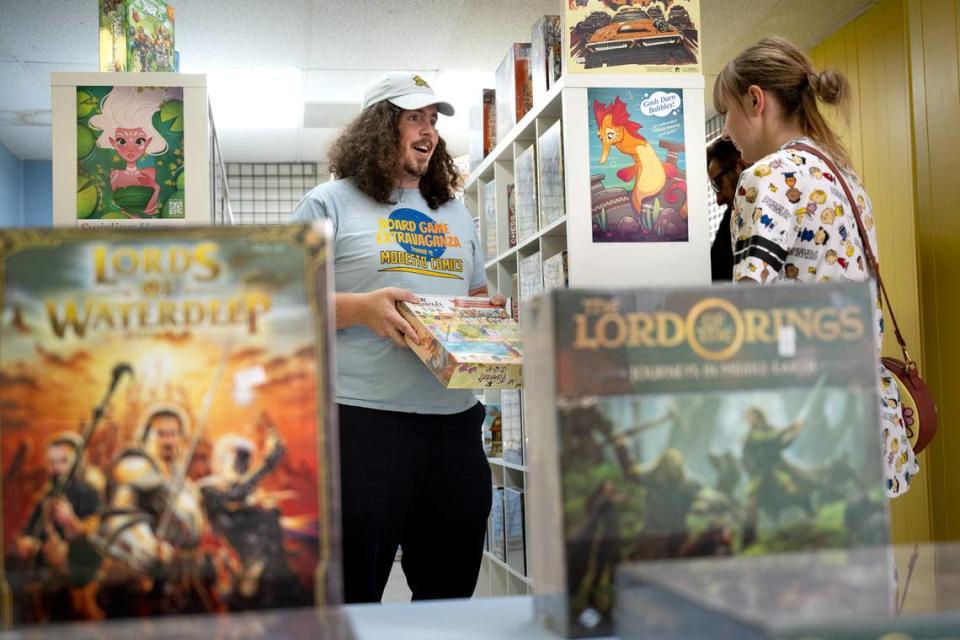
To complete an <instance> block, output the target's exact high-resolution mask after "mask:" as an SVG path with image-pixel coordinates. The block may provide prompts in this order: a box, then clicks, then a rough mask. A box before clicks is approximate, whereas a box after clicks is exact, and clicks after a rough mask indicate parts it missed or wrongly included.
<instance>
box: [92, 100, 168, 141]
mask: <svg viewBox="0 0 960 640" xmlns="http://www.w3.org/2000/svg"><path fill="white" fill-rule="evenodd" d="M166 91H167V90H166V89H165V88H163V87H114V88H113V90H112V91H111V92H110V93H109V94H107V97H106V98H104V99H103V105H102V106H101V111H102V113H98V114H97V115H95V116H92V117H91V118H90V126H91V127H93V128H94V129H100V130H101V131H102V132H103V133H101V134H100V136H99V137H98V138H97V146H98V147H100V148H102V149H112V148H113V147H112V146H111V145H110V137H111V136H114V135H116V130H117V129H118V128H119V129H137V128H140V129H143V131H144V133H145V134H146V135H147V137H148V138H151V140H150V146H148V147H147V150H146V152H147V153H148V154H151V155H159V154H162V153H163V152H165V151H166V150H167V141H166V140H164V139H163V136H162V135H160V132H159V131H157V130H156V128H154V126H153V114H155V113H156V112H157V111H159V110H160V105H161V104H163V100H164V98H165V97H166Z"/></svg>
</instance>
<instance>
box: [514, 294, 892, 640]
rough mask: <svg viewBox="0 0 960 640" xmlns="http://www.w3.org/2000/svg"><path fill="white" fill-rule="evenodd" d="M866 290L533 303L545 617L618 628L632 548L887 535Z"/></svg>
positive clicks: (574, 626) (730, 551) (532, 374)
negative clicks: (624, 567)
mask: <svg viewBox="0 0 960 640" xmlns="http://www.w3.org/2000/svg"><path fill="white" fill-rule="evenodd" d="M875 301H876V297H875V296H874V294H873V291H872V289H871V287H870V286H869V285H867V284H865V283H836V284H833V283H817V284H814V285H806V286H790V285H787V286H782V285H781V286H768V287H737V286H732V285H731V286H728V287H712V288H689V289H671V290H664V289H637V290H628V289H624V290H574V289H566V290H555V291H552V292H550V293H548V294H545V295H543V296H540V297H539V298H537V299H536V300H534V301H533V302H531V303H529V304H527V305H526V306H525V307H524V313H523V335H524V349H525V354H526V361H525V367H526V371H525V377H526V380H527V383H526V385H525V386H524V401H525V403H526V410H525V416H526V417H527V424H526V426H527V427H528V430H529V434H530V436H529V437H530V441H531V442H534V441H535V442H536V443H537V446H536V447H532V448H531V450H530V460H529V461H527V464H528V466H529V468H530V470H531V473H532V477H531V485H532V486H535V487H537V492H536V493H531V494H530V497H531V498H534V499H531V500H529V501H528V506H529V510H528V513H529V516H530V518H531V520H530V523H531V535H530V539H531V540H536V544H535V545H532V546H531V552H532V554H533V557H532V558H531V562H532V565H533V569H534V575H533V584H534V589H535V595H536V611H537V616H538V618H539V619H541V620H543V621H544V622H545V623H546V624H547V625H548V626H549V627H550V628H552V629H554V630H556V631H558V632H559V633H563V634H565V635H567V636H570V637H588V636H598V635H599V636H603V635H608V634H610V633H612V622H611V611H612V607H613V603H614V573H615V571H616V569H617V567H618V566H619V565H620V564H621V563H625V562H644V561H650V560H667V559H677V558H690V557H698V556H718V555H725V556H741V555H745V556H755V555H764V554H768V553H776V552H792V551H809V550H814V549H822V548H853V547H861V546H868V545H874V544H884V543H885V542H886V541H887V539H888V524H887V511H886V504H887V500H886V496H885V481H884V474H883V468H882V465H881V455H882V453H881V434H880V433H879V432H878V424H879V418H878V410H879V402H880V397H879V393H878V388H879V378H878V362H877V356H876V335H875V321H874V315H873V311H874V307H875Z"/></svg>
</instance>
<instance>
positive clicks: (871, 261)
mask: <svg viewBox="0 0 960 640" xmlns="http://www.w3.org/2000/svg"><path fill="white" fill-rule="evenodd" d="M788 148H789V149H797V150H798V151H806V152H807V153H809V154H811V155H814V156H816V157H818V158H820V159H821V160H823V162H824V163H825V164H826V165H827V166H828V167H830V170H831V171H833V175H834V177H835V178H836V179H837V182H839V183H840V186H841V187H842V188H843V193H844V194H846V196H847V201H848V202H849V203H850V208H852V209H853V217H854V219H855V220H856V221H857V231H859V233H860V244H861V245H863V252H864V254H865V255H866V257H867V265H868V266H869V267H870V270H871V271H872V272H873V276H874V277H875V278H876V279H877V286H879V287H880V291H881V293H882V294H883V300H884V302H886V305H887V311H889V312H890V319H891V320H892V321H893V332H894V335H896V337H897V344H899V345H900V350H901V351H903V359H904V362H905V363H906V365H907V369H908V370H911V369H912V370H916V368H917V363H915V362H914V361H913V359H912V358H911V357H910V354H909V353H908V352H907V342H906V340H904V339H903V334H901V333H900V325H899V324H897V316H896V315H895V314H894V313H893V305H892V304H890V296H889V295H887V288H886V287H885V286H883V278H881V277H880V264H879V263H878V262H877V258H876V256H875V255H874V253H873V248H872V247H871V246H870V236H868V235H867V230H866V229H865V228H864V226H863V219H862V218H861V215H860V207H858V206H857V201H856V200H854V198H853V194H852V193H851V192H850V187H848V186H847V181H846V180H844V179H843V172H842V171H840V169H839V168H838V167H837V165H836V163H835V162H834V161H833V160H832V159H830V157H829V156H827V155H826V154H825V153H823V152H822V151H820V150H819V149H817V148H816V147H812V146H810V145H808V144H805V143H803V142H795V143H793V144H791V145H790V146H789V147H788Z"/></svg>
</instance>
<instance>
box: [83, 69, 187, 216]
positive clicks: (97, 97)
mask: <svg viewBox="0 0 960 640" xmlns="http://www.w3.org/2000/svg"><path fill="white" fill-rule="evenodd" d="M183 123H184V118H183V88H182V87H124V86H118V87H110V86H106V87H77V222H78V224H80V226H84V227H91V226H111V227H116V226H124V225H127V226H138V227H142V226H147V225H153V224H156V223H155V222H154V221H161V222H160V224H163V223H164V222H168V221H172V220H178V221H183V220H184V219H185V216H186V210H185V208H184V200H185V196H184V163H183V151H184V149H183V140H184V124H183ZM147 221H150V222H147Z"/></svg>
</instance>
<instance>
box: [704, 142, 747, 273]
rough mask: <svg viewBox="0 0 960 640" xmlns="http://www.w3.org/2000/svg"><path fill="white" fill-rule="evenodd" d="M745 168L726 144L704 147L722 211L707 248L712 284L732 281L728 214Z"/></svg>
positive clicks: (708, 169)
mask: <svg viewBox="0 0 960 640" xmlns="http://www.w3.org/2000/svg"><path fill="white" fill-rule="evenodd" d="M746 168H747V165H746V163H744V161H743V159H742V158H740V152H739V151H737V148H736V147H735V146H733V143H732V142H730V141H729V140H724V139H723V138H720V139H718V140H716V141H715V142H714V143H713V144H711V145H710V146H709V147H707V176H708V177H709V178H710V186H711V187H713V192H714V194H715V195H716V198H717V205H719V206H721V207H725V211H724V212H723V218H722V219H721V220H720V227H719V228H718V229H717V235H716V237H714V239H713V246H711V247H710V269H711V271H712V273H713V280H714V281H728V282H729V281H731V280H733V246H732V243H731V242H730V211H731V210H732V209H733V197H734V196H735V195H736V190H737V182H738V181H739V180H740V174H741V173H742V172H743V171H744V170H745V169H746Z"/></svg>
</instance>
